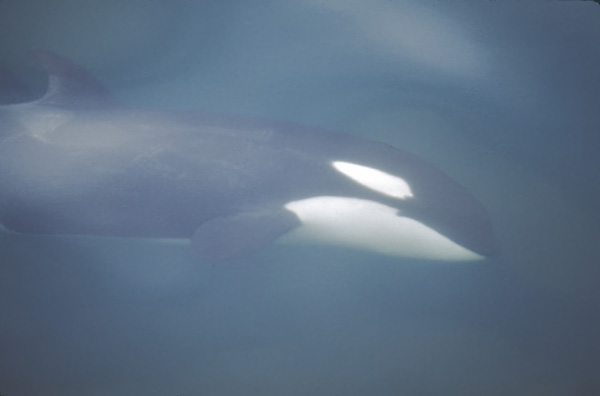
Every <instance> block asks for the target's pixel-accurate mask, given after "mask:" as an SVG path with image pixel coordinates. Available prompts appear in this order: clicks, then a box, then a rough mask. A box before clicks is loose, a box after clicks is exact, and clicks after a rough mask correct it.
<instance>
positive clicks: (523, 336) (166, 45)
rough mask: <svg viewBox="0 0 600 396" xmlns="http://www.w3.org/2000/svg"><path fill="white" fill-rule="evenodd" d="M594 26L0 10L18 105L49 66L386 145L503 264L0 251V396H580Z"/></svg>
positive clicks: (589, 372)
mask: <svg viewBox="0 0 600 396" xmlns="http://www.w3.org/2000/svg"><path fill="white" fill-rule="evenodd" d="M599 21H600V6H599V5H598V4H596V3H594V2H532V3H528V4H520V3H511V4H500V3H499V2H464V3H442V2H437V1H432V2H421V1H420V2H397V1H369V2H366V1H341V0H340V1H338V0H330V1H324V0H323V1H321V0H305V1H301V2H295V3H294V4H285V5H284V4H283V3H281V4H280V3H278V2H269V1H259V2H252V3H247V2H228V3H227V5H225V4H224V3H222V2H201V3H193V2H166V1H165V2H163V1H152V2H150V1H142V0H139V1H129V2H127V3H126V4H125V3H123V2H119V1H104V2H101V3H98V2H91V1H79V2H74V1H58V2H35V1H33V2H28V3H27V4H26V3H24V2H20V3H17V2H11V1H8V0H6V1H3V2H0V54H1V56H2V58H1V59H0V62H1V66H2V67H4V68H6V70H10V71H11V73H12V77H10V78H9V80H8V81H20V82H24V83H25V84H27V85H28V91H29V92H30V93H29V94H25V95H31V96H34V95H35V94H36V93H38V92H41V91H42V90H43V85H44V75H43V74H42V72H41V71H40V70H39V69H38V67H37V66H36V65H35V63H34V61H33V60H32V59H31V58H30V57H29V55H28V53H29V52H30V51H31V50H33V49H36V48H47V49H51V50H54V51H57V52H59V53H61V54H63V55H65V56H68V57H70V58H72V59H73V60H75V61H76V62H78V63H79V64H82V65H84V66H85V67H86V68H87V69H88V70H90V71H91V72H92V73H94V74H95V75H96V76H97V77H98V78H99V79H100V80H102V81H103V82H104V83H105V84H106V86H107V87H108V88H109V89H110V90H111V91H112V92H114V93H115V95H116V96H117V98H118V99H119V100H121V101H122V102H123V103H124V104H127V105H130V106H135V107H152V108H158V109H165V108H168V109H184V110H192V109H198V110H202V111H214V112H220V113H227V114H243V115H252V116H257V117H261V118H274V119H279V120H286V121H293V122H298V123H302V124H307V125H314V126H319V127H327V128H332V129H336V130H340V131H344V132H347V133H351V134H357V135H362V136H365V137H368V138H370V139H374V140H379V141H383V142H387V143H390V144H392V145H394V146H397V147H400V148H403V149H406V150H408V151H411V152H413V153H415V154H417V155H419V156H421V157H422V158H425V159H427V160H428V161H430V162H432V163H433V164H435V165H436V166H438V167H439V168H441V169H443V170H444V171H445V172H447V173H448V174H450V175H451V176H452V177H454V178H455V179H456V180H457V181H459V182H460V183H461V184H463V185H464V186H466V187H467V188H468V189H469V190H470V191H471V192H472V193H473V194H474V195H475V196H476V197H477V198H478V199H479V200H481V202H482V203H483V204H484V205H485V206H486V207H487V209H488V210H489V212H490V213H491V215H492V218H493V221H494V226H495V231H496V234H497V237H498V240H499V243H500V245H501V254H500V255H499V256H498V257H496V258H493V259H490V260H486V261H484V262H479V263H466V264H465V263H462V264H456V263H454V264H452V263H435V262H419V261H416V260H400V259H395V258H388V257H381V256H375V255H370V254H367V253H356V252H353V251H345V250H341V249H335V248H324V247H318V248H315V247H312V246H286V245H275V246H273V247H270V248H268V249H265V250H262V251H260V252H259V253H257V254H255V255H253V256H251V257H248V258H245V259H243V260H237V261H235V262H231V263H225V264H219V265H212V264H206V263H200V262H198V261H197V260H195V259H194V258H193V257H192V255H191V254H190V252H189V250H188V249H187V247H186V246H182V245H171V244H159V243H155V242H150V241H130V240H121V239H111V238H85V237H35V236H18V235H9V234H3V235H1V236H0V249H1V250H0V252H1V253H0V260H1V261H0V271H1V272H0V313H1V315H2V317H1V320H0V351H2V352H1V353H0V356H1V358H0V392H2V394H3V395H6V396H19V395H25V396H27V395H35V394H44V395H130V394H149V395H167V394H173V395H175V394H178V395H182V396H183V395H199V394H202V395H231V394H244V395H306V394H311V395H332V394H345V395H365V394H370V395H372V394H377V395H397V394H428V395H480V394H486V395H505V394H516V395H575V394H581V395H583V394H586V395H587V394H589V395H592V394H596V393H600V383H599V381H598V379H597V372H598V368H599V367H600V360H599V358H598V356H600V353H599V352H600V351H599V349H600V348H599V346H600V345H599V344H600V343H599V342H598V337H597V334H598V331H599V330H600V315H599V314H598V309H597V307H598V303H599V302H600V295H599V292H598V290H599V288H598V282H599V279H600V270H599V266H598V262H600V248H599V247H598V243H597V241H598V237H599V236H600V226H599V223H598V220H599V215H600V212H599V211H598V207H597V204H596V201H597V199H596V197H597V196H598V192H599V190H600V180H599V177H600V176H599V175H600V161H599V160H598V159H597V155H596V152H597V149H598V148H599V147H600V138H599V137H598V136H599V135H598V131H599V130H600V117H599V116H598V112H597V109H598V108H599V105H600V75H599V73H600V67H599V66H600V65H599V63H600V52H599V51H598V44H599V43H600V23H598V22H599ZM4 75H8V73H6V74H4ZM1 81H3V80H2V79H0V82H1ZM19 84H20V83H17V85H16V86H14V85H11V86H13V87H16V88H14V89H15V90H16V91H18V92H19V93H20V94H23V92H24V89H23V88H22V86H21V85H19ZM5 86H7V87H8V86H9V85H8V84H5ZM20 86H21V88H19V87H20ZM2 98H4V97H2ZM2 100H4V99H2Z"/></svg>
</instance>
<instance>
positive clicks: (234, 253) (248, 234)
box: [191, 209, 300, 262]
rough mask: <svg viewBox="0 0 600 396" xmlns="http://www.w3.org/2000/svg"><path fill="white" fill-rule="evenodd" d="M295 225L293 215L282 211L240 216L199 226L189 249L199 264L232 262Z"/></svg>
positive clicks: (276, 210)
mask: <svg viewBox="0 0 600 396" xmlns="http://www.w3.org/2000/svg"><path fill="white" fill-rule="evenodd" d="M298 225H300V221H299V220H298V218H297V217H296V215H294V214H293V213H292V212H290V211H287V210H285V209H272V210H260V211H252V212H240V213H237V214H235V215H233V216H228V217H219V218H216V219H213V220H210V221H208V222H206V223H204V224H202V225H201V226H200V228H198V230H196V232H195V233H194V235H193V236H192V239H191V242H192V248H193V250H194V252H195V253H196V255H197V256H198V257H199V258H201V259H202V260H206V261H213V262H218V261H227V260H233V259H236V258H240V257H243V256H245V255H247V254H249V253H252V252H254V251H255V250H258V249H260V248H261V247H263V246H265V245H267V244H269V243H271V242H273V241H275V240H276V239H277V238H279V237H280V236H281V235H283V234H285V233H286V232H288V231H290V230H292V229H293V228H295V227H297V226H298Z"/></svg>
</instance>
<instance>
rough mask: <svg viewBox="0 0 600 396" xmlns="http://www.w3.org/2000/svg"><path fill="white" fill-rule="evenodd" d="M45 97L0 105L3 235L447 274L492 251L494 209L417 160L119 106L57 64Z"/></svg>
mask: <svg viewBox="0 0 600 396" xmlns="http://www.w3.org/2000/svg"><path fill="white" fill-rule="evenodd" d="M36 57H37V59H38V61H39V62H40V64H41V66H42V67H43V68H44V69H45V71H46V72H47V74H48V76H49V77H48V80H49V82H48V88H47V92H46V93H45V95H43V97H41V98H39V99H36V100H33V101H30V102H26V103H13V104H6V105H2V106H0V223H2V225H3V227H4V228H5V229H7V230H10V231H12V232H16V233H29V234H52V235H57V234H60V235H92V236H114V237H129V238H161V239H187V240H189V241H191V246H192V249H193V251H194V252H195V254H196V255H197V256H198V257H199V258H200V259H202V260H206V261H213V262H220V261H227V260H232V259H237V258H241V257H244V256H246V255H248V254H250V253H253V252H255V251H256V250H258V249H260V248H262V247H263V246H265V245H268V244H269V243H271V242H276V241H277V242H288V243H289V242H309V243H321V244H327V245H336V246H343V247H348V248H354V249H361V250H366V251H371V252H376V253H381V254H385V255H391V256H398V257H410V258H417V259H431V260H441V261H463V260H464V261H468V260H480V259H483V258H486V257H488V256H490V255H491V254H492V253H493V252H494V250H495V248H494V247H495V242H494V236H493V230H492V223H491V220H490V217H489V215H488V214H487V212H486V210H485V209H484V207H483V206H482V204H480V203H479V202H478V201H477V200H476V199H475V198H474V197H473V195H471V194H470V193H469V192H468V191H467V190H466V189H465V188H464V187H463V186H461V185H460V184H458V183H457V182H455V181H454V180H453V179H451V178H450V177H449V176H447V175H446V174H445V173H443V172H442V171H440V170H439V169H437V168H435V167H434V166H432V165H430V164H429V163H427V162H426V161H424V160H422V159H419V158H418V157H416V156H414V155H412V154H410V153H408V152H405V151H402V150H399V149H397V148H394V147H391V146H389V145H386V144H383V143H379V142H375V141H370V140H367V139H363V138H360V137H358V136H353V135H348V134H343V133H339V132H334V131H329V130H323V129H318V128H311V127H306V126H301V125H296V124H292V123H285V122H276V121H267V120H261V119H251V118H247V117H236V116H223V115H214V114H212V115H211V114H202V113H191V112H175V111H172V112H171V111H157V110H141V109H132V108H126V107H120V106H119V105H118V104H117V101H116V100H115V99H114V98H113V97H112V96H111V95H110V93H109V92H108V90H107V89H106V88H105V87H104V86H103V85H102V84H101V83H100V82H99V81H98V80H97V79H96V78H95V77H93V76H92V75H90V74H89V73H88V72H87V71H86V70H84V69H83V68H82V67H81V66H79V65H77V64H75V63H73V62H72V61H70V60H69V59H66V58H64V57H62V56H60V55H58V54H56V53H53V52H50V51H37V52H36Z"/></svg>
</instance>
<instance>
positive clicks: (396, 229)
mask: <svg viewBox="0 0 600 396" xmlns="http://www.w3.org/2000/svg"><path fill="white" fill-rule="evenodd" d="M285 208H286V209H288V210H290V211H291V212H294V213H295V214H296V215H297V216H298V218H299V219H300V221H301V222H302V225H301V226H300V227H298V228H296V229H295V230H293V231H291V232H290V233H288V234H286V235H285V236H284V237H282V238H281V239H280V240H281V241H282V242H292V243H295V242H300V243H302V242H309V243H320V244H327V245H336V246H343V247H349V248H354V249H360V250H366V251H372V252H378V253H382V254H386V255H391V256H402V257H412V258H420V259H431V260H443V261H468V260H480V259H483V258H484V257H483V256H481V255H479V254H477V253H474V252H472V251H470V250H468V249H466V248H464V247H462V246H460V245H458V244H457V243H455V242H453V241H451V240H450V239H448V238H446V237H445V236H443V235H442V234H440V233H438V232H437V231H435V230H433V229H432V228H429V227H428V226H426V225H424V224H423V223H420V222H418V221H416V220H414V219H411V218H408V217H402V216H400V215H399V214H398V211H397V210H396V209H394V208H392V207H389V206H386V205H383V204H380V203H377V202H374V201H368V200H363V199H356V198H344V197H314V198H308V199H303V200H299V201H293V202H289V203H288V204H286V205H285Z"/></svg>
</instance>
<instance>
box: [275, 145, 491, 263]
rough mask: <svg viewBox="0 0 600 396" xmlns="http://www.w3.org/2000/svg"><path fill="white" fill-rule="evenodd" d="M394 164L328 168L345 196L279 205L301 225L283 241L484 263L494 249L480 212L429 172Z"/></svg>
mask: <svg viewBox="0 0 600 396" xmlns="http://www.w3.org/2000/svg"><path fill="white" fill-rule="evenodd" d="M402 158H403V161H401V163H395V164H394V165H393V166H389V165H388V166H383V167H379V166H377V167H376V166H373V163H376V162H377V160H375V161H370V162H368V165H365V164H361V163H357V162H354V161H349V160H343V159H340V160H337V159H336V160H332V161H329V162H328V166H329V168H330V170H332V171H333V173H334V174H335V177H337V178H341V179H342V181H341V182H342V183H345V184H346V185H348V190H347V191H348V192H346V191H341V190H336V191H335V193H334V194H332V195H322V196H312V197H309V198H306V199H300V200H296V201H292V202H289V203H287V204H286V205H285V207H286V209H288V210H290V211H292V212H294V213H295V214H296V216H297V217H298V218H299V219H300V221H301V223H302V225H301V226H300V227H298V228H297V229H295V230H294V231H292V232H291V234H290V235H289V237H288V240H299V241H310V242H313V243H323V244H329V245H338V246H345V247H351V248H357V249H360V250H366V251H373V252H378V253H382V254H386V255H392V256H401V257H410V258H419V259H431V260H441V261H472V260H481V259H484V258H486V257H487V256H489V255H490V254H491V253H492V252H493V250H494V245H495V242H494V237H493V232H492V226H491V221H490V219H489V216H488V215H487V213H486V211H485V209H484V208H483V206H482V205H481V204H480V203H479V202H478V201H477V200H475V198H473V196H472V195H471V194H470V193H468V192H467V191H466V190H465V189H464V188H463V187H462V186H460V185H459V184H458V183H456V182H455V181H453V180H452V179H451V178H450V177H448V176H446V175H445V174H443V173H442V172H441V171H439V170H437V169H435V168H434V167H433V166H431V165H429V164H427V163H425V162H424V161H421V160H419V159H418V158H416V157H413V156H411V155H410V154H408V155H407V156H406V155H404V154H403V156H402ZM382 168H383V169H382ZM400 173H401V174H400Z"/></svg>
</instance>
